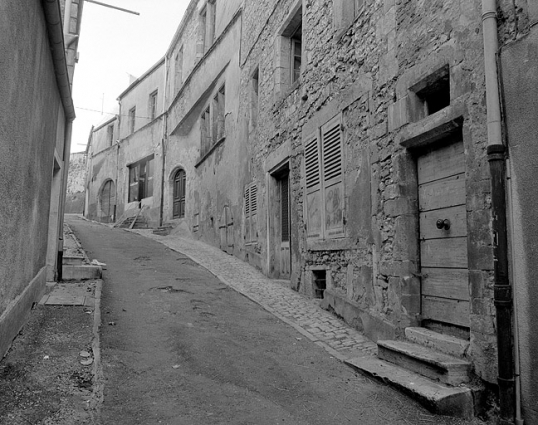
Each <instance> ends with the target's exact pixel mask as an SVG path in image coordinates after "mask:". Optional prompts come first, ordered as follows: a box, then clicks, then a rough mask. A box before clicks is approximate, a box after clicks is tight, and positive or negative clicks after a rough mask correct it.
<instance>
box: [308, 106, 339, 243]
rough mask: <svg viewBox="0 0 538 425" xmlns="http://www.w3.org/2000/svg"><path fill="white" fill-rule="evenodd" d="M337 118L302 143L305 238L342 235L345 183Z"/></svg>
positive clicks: (325, 237) (324, 237)
mask: <svg viewBox="0 0 538 425" xmlns="http://www.w3.org/2000/svg"><path fill="white" fill-rule="evenodd" d="M342 166H343V165H342V129H341V117H340V115H338V116H336V117H334V118H333V119H332V120H330V121H329V122H327V123H326V124H325V125H323V126H322V127H321V129H320V130H319V132H318V131H316V132H315V133H314V134H312V135H311V136H310V137H308V138H307V139H306V140H305V194H306V202H305V205H306V221H307V237H308V238H310V239H327V238H332V237H340V236H342V235H343V233H344V183H343V176H342V174H343V170H342Z"/></svg>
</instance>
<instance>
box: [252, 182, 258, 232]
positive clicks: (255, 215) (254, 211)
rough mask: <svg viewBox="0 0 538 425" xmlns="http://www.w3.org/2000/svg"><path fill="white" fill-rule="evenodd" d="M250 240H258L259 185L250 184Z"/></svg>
mask: <svg viewBox="0 0 538 425" xmlns="http://www.w3.org/2000/svg"><path fill="white" fill-rule="evenodd" d="M250 240H251V241H256V240H258V186H256V185H255V184H253V185H252V186H250Z"/></svg>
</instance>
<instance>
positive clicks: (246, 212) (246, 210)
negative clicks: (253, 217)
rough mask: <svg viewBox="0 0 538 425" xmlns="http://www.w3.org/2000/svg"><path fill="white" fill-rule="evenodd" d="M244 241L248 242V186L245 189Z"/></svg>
mask: <svg viewBox="0 0 538 425" xmlns="http://www.w3.org/2000/svg"><path fill="white" fill-rule="evenodd" d="M245 241H246V242H250V186H247V188H246V189H245Z"/></svg>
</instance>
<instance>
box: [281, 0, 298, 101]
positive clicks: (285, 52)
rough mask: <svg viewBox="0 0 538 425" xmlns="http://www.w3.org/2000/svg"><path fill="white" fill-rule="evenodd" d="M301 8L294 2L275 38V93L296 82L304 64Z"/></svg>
mask: <svg viewBox="0 0 538 425" xmlns="http://www.w3.org/2000/svg"><path fill="white" fill-rule="evenodd" d="M302 22H303V8H302V3H301V2H298V3H296V5H295V7H294V9H292V11H291V12H290V15H289V16H288V18H287V19H286V21H285V22H284V24H283V27H282V30H281V32H280V37H279V38H278V39H277V41H278V43H277V44H276V48H277V52H276V55H277V69H276V72H275V92H276V94H277V95H282V94H284V93H286V90H287V89H288V88H289V87H290V86H291V85H292V84H294V83H296V82H298V81H299V79H300V76H301V72H302V69H303V65H304V60H303V53H304V46H303V25H302Z"/></svg>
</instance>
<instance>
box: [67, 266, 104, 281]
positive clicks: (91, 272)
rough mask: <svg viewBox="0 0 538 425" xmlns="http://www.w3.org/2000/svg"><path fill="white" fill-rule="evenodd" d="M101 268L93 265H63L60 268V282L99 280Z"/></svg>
mask: <svg viewBox="0 0 538 425" xmlns="http://www.w3.org/2000/svg"><path fill="white" fill-rule="evenodd" d="M101 275H102V269H101V266H94V265H89V264H88V265H83V266H74V265H64V266H63V268H62V280H87V279H101Z"/></svg>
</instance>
